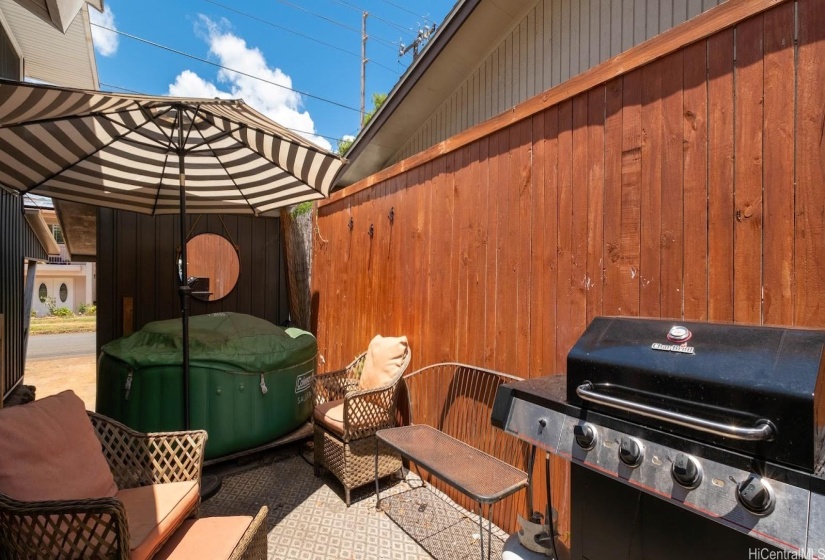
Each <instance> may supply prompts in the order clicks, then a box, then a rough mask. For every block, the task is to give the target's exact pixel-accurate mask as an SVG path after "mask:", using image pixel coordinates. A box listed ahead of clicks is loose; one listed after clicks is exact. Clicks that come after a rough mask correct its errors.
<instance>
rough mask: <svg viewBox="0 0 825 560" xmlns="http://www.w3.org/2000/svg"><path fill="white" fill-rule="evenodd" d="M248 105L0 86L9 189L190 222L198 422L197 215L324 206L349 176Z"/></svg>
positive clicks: (0, 183) (184, 294)
mask: <svg viewBox="0 0 825 560" xmlns="http://www.w3.org/2000/svg"><path fill="white" fill-rule="evenodd" d="M344 163H345V162H344V160H342V159H341V158H339V157H338V156H336V155H334V154H332V153H330V152H327V151H325V150H323V149H321V148H319V147H318V146H315V145H314V144H312V143H311V142H308V141H307V140H305V139H304V138H302V137H300V136H298V135H296V134H294V133H293V132H291V131H289V130H287V129H285V128H284V127H282V126H280V125H278V124H276V123H274V122H273V121H271V120H270V119H268V118H267V117H265V116H264V115H262V114H260V113H258V112H257V111H255V110H254V109H252V108H251V107H249V106H248V105H246V104H245V103H244V102H243V101H241V100H225V99H187V98H174V97H159V96H149V95H127V94H112V93H103V92H99V91H86V90H78V89H67V88H58V87H52V86H47V85H40V84H30V83H21V82H14V81H8V80H0V187H2V188H6V189H10V190H12V191H17V192H20V193H28V192H31V191H35V192H36V194H40V195H44V196H50V197H53V198H57V199H61V200H69V201H73V202H80V203H84V204H92V205H95V206H105V207H108V208H115V209H118V210H130V211H133V212H140V213H144V214H180V215H181V220H180V239H181V261H182V263H181V265H182V271H181V272H182V274H181V286H180V290H179V291H180V297H181V315H182V321H183V333H182V334H183V370H184V398H185V399H186V400H185V402H184V417H185V419H186V425H187V427H188V422H189V402H188V397H189V390H188V386H189V326H188V298H189V296H190V292H191V289H190V288H189V286H188V283H187V282H186V280H185V279H186V278H187V277H188V276H187V271H186V242H185V240H186V229H185V224H184V222H185V220H184V217H185V216H186V213H187V211H188V212H191V213H198V214H201V213H219V214H249V215H255V216H275V215H277V213H278V209H279V208H281V207H283V206H287V205H291V204H296V203H299V202H303V201H307V200H313V199H318V198H323V197H325V196H327V195H328V194H329V189H330V186H331V185H332V182H333V180H334V179H335V176H336V175H337V173H338V172H339V171H340V170H341V168H342V166H343V165H344Z"/></svg>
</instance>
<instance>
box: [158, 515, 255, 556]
mask: <svg viewBox="0 0 825 560" xmlns="http://www.w3.org/2000/svg"><path fill="white" fill-rule="evenodd" d="M250 523H252V518H251V517H247V516H237V517H204V518H202V519H197V520H195V519H189V520H187V521H184V522H183V525H182V526H181V527H180V529H178V530H177V531H175V534H174V535H172V538H171V539H169V540H168V541H166V544H165V545H163V548H162V549H160V552H158V554H157V555H156V556H155V558H156V559H159V560H190V559H194V558H197V559H198V560H226V559H227V558H229V556H230V555H231V554H232V551H234V550H235V547H237V546H238V543H239V542H240V540H241V538H242V537H243V536H244V533H246V530H247V529H248V528H249V524H250Z"/></svg>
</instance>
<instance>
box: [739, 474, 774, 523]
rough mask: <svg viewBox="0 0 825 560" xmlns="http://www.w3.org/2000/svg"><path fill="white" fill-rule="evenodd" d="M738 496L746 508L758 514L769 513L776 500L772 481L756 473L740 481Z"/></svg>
mask: <svg viewBox="0 0 825 560" xmlns="http://www.w3.org/2000/svg"><path fill="white" fill-rule="evenodd" d="M736 497H737V498H739V503H741V504H742V506H744V508H745V509H746V510H748V511H750V512H751V513H755V514H757V515H767V514H769V513H770V512H771V511H772V510H773V506H774V504H775V502H776V498H775V497H774V493H773V488H771V485H770V483H768V481H767V480H764V479H762V478H761V477H759V476H757V475H755V474H752V475H750V476H749V477H748V478H747V479H745V481H744V482H740V483H739V486H737V488H736Z"/></svg>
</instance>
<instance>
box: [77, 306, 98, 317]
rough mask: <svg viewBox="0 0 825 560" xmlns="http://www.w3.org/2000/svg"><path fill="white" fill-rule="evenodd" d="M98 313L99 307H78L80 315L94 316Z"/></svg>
mask: <svg viewBox="0 0 825 560" xmlns="http://www.w3.org/2000/svg"><path fill="white" fill-rule="evenodd" d="M95 313H97V306H96V305H93V304H91V303H81V304H80V305H78V306H77V314H78V315H94V314H95Z"/></svg>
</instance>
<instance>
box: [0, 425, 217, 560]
mask: <svg viewBox="0 0 825 560" xmlns="http://www.w3.org/2000/svg"><path fill="white" fill-rule="evenodd" d="M89 417H90V419H91V421H92V425H93V426H94V428H95V431H96V433H97V436H98V439H100V441H101V443H102V447H103V454H104V455H105V457H106V461H107V462H108V464H109V468H110V469H111V471H112V475H113V477H114V479H115V482H116V483H117V485H118V487H119V488H120V489H129V488H137V487H141V486H147V485H150V484H161V483H167V482H189V481H198V482H199V481H200V477H201V469H202V467H203V452H204V446H205V444H206V432H204V431H203V430H197V431H190V432H169V433H158V434H142V433H139V432H136V431H134V430H132V429H130V428H127V427H126V426H124V425H123V424H120V423H118V422H115V421H114V420H111V419H109V418H106V417H105V416H101V415H99V414H95V413H92V412H90V413H89ZM189 514H190V516H195V515H197V504H196V505H195V507H194V508H193V510H192V511H190V512H189ZM0 552H2V553H1V554H0V557H2V558H4V559H6V558H14V559H18V558H19V559H21V560H22V559H30V558H116V559H122V560H126V559H128V558H129V555H130V546H129V528H128V525H127V518H126V511H125V509H124V506H123V503H121V502H120V501H119V500H118V499H117V498H114V497H111V498H95V499H83V500H65V501H42V502H20V501H17V500H13V499H11V498H9V497H8V496H5V495H3V494H0Z"/></svg>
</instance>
